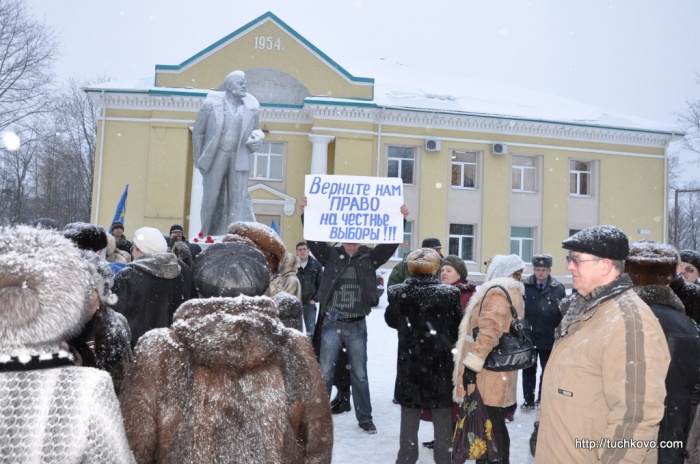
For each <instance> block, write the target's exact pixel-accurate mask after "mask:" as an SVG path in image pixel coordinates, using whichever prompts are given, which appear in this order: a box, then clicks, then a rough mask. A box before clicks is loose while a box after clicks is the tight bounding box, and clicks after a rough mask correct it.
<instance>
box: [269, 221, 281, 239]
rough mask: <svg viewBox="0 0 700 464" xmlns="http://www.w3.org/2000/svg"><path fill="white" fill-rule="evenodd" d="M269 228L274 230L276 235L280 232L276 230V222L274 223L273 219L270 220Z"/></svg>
mask: <svg viewBox="0 0 700 464" xmlns="http://www.w3.org/2000/svg"><path fill="white" fill-rule="evenodd" d="M270 229H272V230H274V231H275V233H276V234H277V235H279V234H280V231H279V230H277V224H275V220H274V219H273V220H272V224H270Z"/></svg>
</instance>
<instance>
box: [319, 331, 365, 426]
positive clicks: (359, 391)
mask: <svg viewBox="0 0 700 464" xmlns="http://www.w3.org/2000/svg"><path fill="white" fill-rule="evenodd" d="M343 346H344V347H345V350H346V352H347V354H348V363H349V366H348V369H350V385H351V387H352V402H353V404H354V405H355V416H356V417H357V422H358V423H359V424H364V423H366V422H370V421H371V420H372V404H371V402H370V398H369V379H368V378H367V321H366V320H365V319H362V320H360V321H357V322H339V321H331V320H329V319H328V318H326V319H325V320H324V321H323V328H322V332H321V356H320V359H319V363H320V364H321V374H322V375H323V381H324V382H326V390H328V397H329V398H330V396H331V387H332V386H333V375H334V374H335V365H336V363H337V362H338V355H339V354H340V350H341V349H342V348H343Z"/></svg>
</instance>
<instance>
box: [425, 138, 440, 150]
mask: <svg viewBox="0 0 700 464" xmlns="http://www.w3.org/2000/svg"><path fill="white" fill-rule="evenodd" d="M425 151H440V140H438V139H425Z"/></svg>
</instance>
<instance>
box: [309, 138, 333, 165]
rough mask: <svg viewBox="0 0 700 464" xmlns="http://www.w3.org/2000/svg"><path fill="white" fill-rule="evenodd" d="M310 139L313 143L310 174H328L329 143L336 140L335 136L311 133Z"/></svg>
mask: <svg viewBox="0 0 700 464" xmlns="http://www.w3.org/2000/svg"><path fill="white" fill-rule="evenodd" d="M309 140H311V143H312V144H313V148H312V149H311V172H310V173H309V174H328V144H329V143H331V142H332V141H333V140H335V136H333V135H318V134H310V135H309Z"/></svg>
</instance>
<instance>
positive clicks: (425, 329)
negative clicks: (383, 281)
mask: <svg viewBox="0 0 700 464" xmlns="http://www.w3.org/2000/svg"><path fill="white" fill-rule="evenodd" d="M388 298H389V305H388V306H387V308H386V311H385V312H384V319H385V320H386V323H387V324H388V325H389V327H392V328H394V329H396V330H397V331H398V335H399V348H398V362H397V372H396V384H395V386H394V398H395V399H396V401H397V402H398V403H399V404H400V405H402V406H405V407H408V408H426V409H432V408H449V407H451V406H452V370H453V366H454V364H453V360H452V348H453V347H454V345H455V342H456V341H457V330H458V327H459V322H460V320H461V319H462V307H461V305H460V299H459V290H457V288H455V287H454V286H452V285H446V284H441V283H440V281H439V280H438V279H437V278H436V277H435V276H433V275H424V274H419V275H414V276H411V277H409V278H408V279H406V280H405V281H404V283H402V284H397V285H394V286H391V287H389V289H388Z"/></svg>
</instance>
